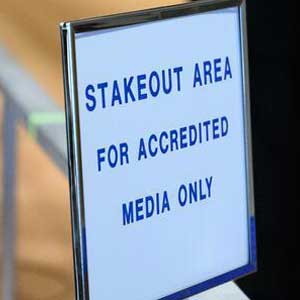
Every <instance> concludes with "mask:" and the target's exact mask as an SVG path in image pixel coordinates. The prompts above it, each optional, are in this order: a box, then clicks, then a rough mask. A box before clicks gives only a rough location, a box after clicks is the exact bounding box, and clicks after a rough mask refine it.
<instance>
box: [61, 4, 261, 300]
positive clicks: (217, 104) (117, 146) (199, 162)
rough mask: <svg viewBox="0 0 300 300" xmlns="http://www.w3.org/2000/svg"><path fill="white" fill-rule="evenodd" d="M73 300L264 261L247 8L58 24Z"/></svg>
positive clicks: (173, 295) (206, 283) (172, 285)
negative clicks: (259, 248)
mask: <svg viewBox="0 0 300 300" xmlns="http://www.w3.org/2000/svg"><path fill="white" fill-rule="evenodd" d="M61 34H62V47H63V65H64V79H65V99H66V119H67V133H68V155H69V179H70V192H71V210H72V228H73V247H74V264H75V279H76V292H77V293H76V294H77V299H84V300H86V299H91V300H95V299H97V300H99V299H105V300H115V299H124V300H140V299H143V300H157V299H165V300H175V299H178V300H179V299H184V298H186V297H189V296H192V295H195V294H197V293H199V292H201V291H204V290H207V289H209V288H212V287H214V286H216V285H219V284H222V283H224V282H227V281H230V280H233V279H235V278H238V277H240V276H243V275H245V274H248V273H251V272H253V271H255V269H256V250H255V220H254V209H253V187H252V159H251V134H250V108H249V106H250V104H249V92H248V70H247V51H246V50H247V45H246V27H245V3H244V2H240V1H235V0H209V1H197V2H194V3H187V4H182V5H176V6H171V7H164V8H157V9H150V10H144V11H138V12H132V13H128V14H119V15H113V16H106V17H96V18H92V19H87V20H79V21H72V22H66V23H63V24H61Z"/></svg>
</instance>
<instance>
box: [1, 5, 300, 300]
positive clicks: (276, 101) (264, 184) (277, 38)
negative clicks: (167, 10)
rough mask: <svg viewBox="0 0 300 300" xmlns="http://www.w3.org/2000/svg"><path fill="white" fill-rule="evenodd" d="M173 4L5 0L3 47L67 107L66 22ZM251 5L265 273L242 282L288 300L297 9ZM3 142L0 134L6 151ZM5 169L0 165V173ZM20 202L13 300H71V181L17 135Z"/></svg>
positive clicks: (256, 294)
mask: <svg viewBox="0 0 300 300" xmlns="http://www.w3.org/2000/svg"><path fill="white" fill-rule="evenodd" d="M177 3H181V1H167V0H165V1H159V0H139V1H134V0H123V1H117V0H109V1H108V0H101V1H96V0H86V1H78V0H77V1H71V0H62V1H58V0H40V1H37V0H27V1H26V2H24V1H21V0H1V2H0V47H4V48H5V49H6V50H7V51H8V52H9V53H10V54H11V55H12V56H13V57H14V58H15V59H16V61H17V62H18V63H19V64H20V65H21V66H22V67H23V68H25V69H26V70H27V71H28V72H29V73H30V74H31V76H32V77H33V78H34V80H35V81H36V82H38V84H39V85H40V86H41V87H42V88H43V89H44V90H45V92H46V93H47V94H48V95H49V96H51V97H52V99H53V100H54V101H55V102H57V103H58V105H59V106H60V107H61V108H63V105H64V97H63V82H62V66H61V48H60V36H59V27H58V26H59V23H60V22H61V21H67V20H72V19H78V18H83V17H90V16H95V15H105V14H111V13H118V12H126V11H132V10H138V9H144V8H151V7H157V6H165V5H170V4H177ZM247 4H248V33H249V56H250V57H249V60H250V79H251V96H252V98H251V100H252V123H253V148H254V149H253V150H254V175H255V197H256V212H257V235H258V259H259V266H258V267H259V272H258V273H256V274H253V275H251V276H249V277H247V278H245V279H242V280H240V281H238V283H239V285H240V286H241V287H242V289H243V290H244V291H246V293H247V295H248V296H249V297H250V298H251V299H253V300H255V299H256V300H267V299H283V300H284V299H292V298H290V295H291V294H290V293H291V286H292V285H293V284H294V283H293V280H298V278H297V277H296V271H295V268H293V264H290V261H289V259H290V255H289V254H290V251H291V250H292V249H293V248H294V243H295V242H294V240H295V238H291V236H292V233H293V232H292V230H291V228H296V227H295V226H294V227H293V226H291V225H294V224H291V220H293V218H292V217H291V214H292V212H293V211H294V209H293V207H292V204H291V203H292V199H293V198H292V197H291V195H292V194H291V178H290V174H291V171H290V166H291V165H292V164H291V151H290V149H291V147H290V146H291V145H290V136H291V131H290V129H291V124H290V122H291V121H290V120H291V119H292V118H291V110H292V108H291V107H292V100H293V99H294V98H295V97H296V94H295V77H294V74H295V72H296V71H295V68H296V67H295V64H294V63H295V61H296V51H295V50H293V49H294V48H293V47H292V46H291V40H294V39H295V37H296V36H297V35H296V31H295V27H296V23H292V17H291V14H290V12H289V10H293V8H292V7H291V5H289V6H287V5H283V4H281V2H279V1H259V0H253V1H251V0H249V1H248V2H247ZM293 20H294V19H293ZM298 37H299V35H298ZM0 68H1V65H0ZM293 68H294V69H293ZM16 86H17V83H16ZM0 98H1V94H0ZM24 101H26V99H24ZM2 104H3V101H1V100H0V106H2ZM1 110H2V108H0V113H1V115H0V123H1V124H2V120H3V119H2V111H1ZM1 143H2V133H1V136H0V149H2V145H1ZM0 151H2V150H0ZM2 163H3V162H2V159H0V167H1V168H2ZM293 165H294V164H293ZM1 189H2V186H1V185H0V191H1ZM16 198H17V210H16V211H17V259H16V272H17V273H16V276H17V281H16V283H17V286H16V299H17V300H43V299H45V300H46V299H66V300H67V299H74V287H73V265H72V247H71V226H70V209H69V195H68V183H67V179H66V178H65V176H64V174H62V172H61V171H60V170H58V169H57V168H56V167H55V165H54V164H53V162H52V161H50V160H49V158H48V157H47V155H46V154H45V153H44V152H43V150H41V148H40V147H39V146H38V145H37V144H36V142H35V141H34V139H33V138H32V137H31V136H29V135H28V133H27V131H26V130H25V129H24V128H21V127H20V128H18V152H17V190H16ZM1 201H2V198H0V202H1ZM283 203H284V204H283ZM0 205H1V203H0ZM0 207H1V206H0ZM2 213H3V212H2ZM0 219H1V214H0ZM287 269H288V273H287V271H286V270H287ZM0 294H1V293H0ZM294 299H296V298H294ZM228 300H230V299H228Z"/></svg>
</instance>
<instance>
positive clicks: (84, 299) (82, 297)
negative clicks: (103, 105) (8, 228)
mask: <svg viewBox="0 0 300 300" xmlns="http://www.w3.org/2000/svg"><path fill="white" fill-rule="evenodd" d="M229 7H239V26H240V45H241V57H242V64H241V65H242V70H241V71H242V80H243V114H244V115H243V118H244V128H245V130H244V141H245V149H246V151H245V157H246V180H247V198H248V229H249V263H248V264H247V265H246V266H243V267H240V268H238V269H236V270H233V271H230V272H228V273H226V274H223V275H221V276H218V277H215V278H213V279H210V280H207V281H205V282H202V283H200V284H198V285H195V286H192V287H190V288H187V289H184V290H182V291H179V292H176V293H174V294H172V295H170V296H167V297H164V298H162V299H164V300H179V299H184V298H187V297H190V296H192V295H195V294H197V293H200V292H201V291H204V290H207V289H209V288H212V287H214V286H217V285H219V284H222V283H225V282H227V281H230V280H233V279H236V278H239V277H241V276H244V275H246V274H249V273H252V272H254V271H256V238H255V216H254V191H253V172H252V154H251V152H252V144H251V120H250V99H249V98H250V97H249V78H248V56H247V28H246V4H245V0H243V1H242V0H199V1H195V2H192V3H186V4H180V5H174V6H168V7H161V8H155V9H148V10H142V11H136V12H130V13H123V14H116V15H112V16H104V17H94V18H90V19H83V20H78V21H72V22H65V23H62V24H61V25H60V30H61V41H62V59H63V73H64V85H65V105H66V121H67V122H66V123H67V138H68V163H69V184H70V198H71V217H72V234H73V256H74V268H75V288H76V299H77V300H88V299H89V286H88V269H87V259H88V258H87V254H86V239H85V214H84V195H83V179H82V171H81V170H82V162H81V146H80V145H81V143H80V120H79V107H78V94H77V72H76V55H75V34H77V33H83V32H87V31H90V32H91V31H95V30H99V29H107V28H114V27H121V26H126V25H133V24H140V23H146V22H150V21H158V20H164V19H169V18H175V17H179V16H186V15H191V14H197V13H203V12H208V11H213V10H218V9H223V8H229ZM162 299H161V300H162Z"/></svg>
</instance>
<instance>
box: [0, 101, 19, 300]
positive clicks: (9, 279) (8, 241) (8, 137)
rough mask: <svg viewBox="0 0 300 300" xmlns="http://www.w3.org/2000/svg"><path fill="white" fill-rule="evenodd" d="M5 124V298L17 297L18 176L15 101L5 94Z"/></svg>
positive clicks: (3, 274)
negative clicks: (16, 184) (16, 194)
mask: <svg viewBox="0 0 300 300" xmlns="http://www.w3.org/2000/svg"><path fill="white" fill-rule="evenodd" d="M4 100H5V101H4V118H3V120H4V123H3V141H2V142H3V145H2V147H3V153H2V155H3V198H2V200H3V203H2V205H3V207H2V232H3V239H2V254H3V256H2V280H3V282H2V299H3V300H13V299H14V282H15V280H14V279H15V237H16V233H15V229H16V206H15V178H16V115H15V113H14V110H13V104H12V101H10V100H9V99H7V98H6V99H5V95H4Z"/></svg>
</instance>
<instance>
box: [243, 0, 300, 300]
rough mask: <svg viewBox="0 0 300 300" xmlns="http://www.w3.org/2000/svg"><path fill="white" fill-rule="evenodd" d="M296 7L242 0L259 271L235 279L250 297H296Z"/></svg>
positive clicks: (255, 299) (265, 299) (266, 299)
mask: <svg viewBox="0 0 300 300" xmlns="http://www.w3.org/2000/svg"><path fill="white" fill-rule="evenodd" d="M295 6H296V5H294V4H293V3H292V2H291V1H264V0H255V1H254V0H249V1H247V21H248V43H249V65H250V92H251V109H252V112H251V114H252V139H253V160H254V185H255V207H256V229H257V251H258V272H257V273H255V274H252V275H249V276H248V277H245V278H243V279H240V280H238V281H237V283H238V284H239V286H240V287H241V288H242V289H243V290H244V291H245V292H246V294H247V295H248V296H249V297H250V299H251V300H269V299H276V300H277V299H280V300H281V299H283V300H285V299H298V298H300V295H299V293H298V294H297V292H296V294H294V295H293V293H292V292H293V289H294V288H295V287H296V285H297V282H298V281H299V280H298V278H299V276H300V275H299V272H297V271H298V270H297V269H298V267H299V263H298V260H297V256H296V255H295V254H296V253H294V252H295V250H296V242H297V240H299V233H297V227H296V225H297V224H296V220H297V219H296V217H297V214H298V215H299V213H297V205H296V203H297V202H298V199H297V198H298V197H297V196H296V195H297V194H295V193H293V187H294V185H293V178H294V182H295V181H296V180H297V172H296V171H297V167H296V166H297V165H296V161H295V160H294V158H295V157H296V154H297V150H296V140H297V135H293V133H292V129H293V128H294V129H295V128H296V127H295V126H296V123H297V119H296V118H293V117H292V111H294V109H295V108H294V106H293V104H294V100H295V99H296V78H295V75H296V68H297V67H296V63H297V56H296V52H297V51H296V41H297V39H299V37H300V36H299V31H298V28H296V18H295V15H294V13H293V12H296V11H297V10H296V7H295ZM293 123H295V124H293ZM293 172H296V173H294V174H295V175H294V174H293ZM292 175H293V176H292ZM294 191H295V190H294ZM298 206H299V207H300V205H298ZM299 216H300V215H299ZM298 219H300V218H299V217H298ZM298 227H299V225H298ZM299 254H300V253H299ZM297 273H298V275H297ZM297 276H298V278H297Z"/></svg>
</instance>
